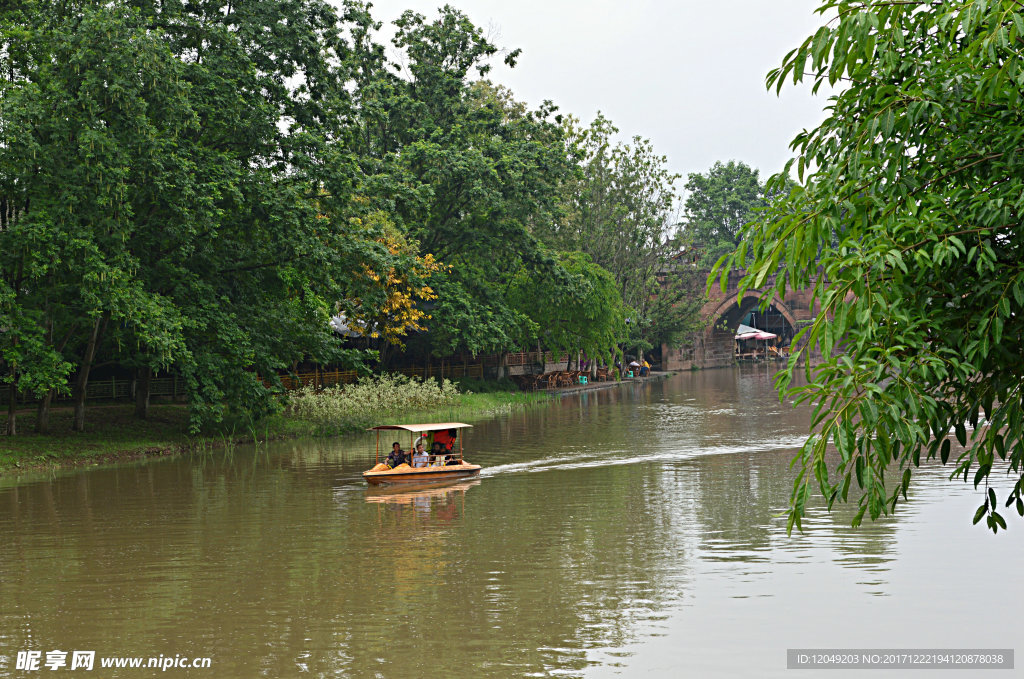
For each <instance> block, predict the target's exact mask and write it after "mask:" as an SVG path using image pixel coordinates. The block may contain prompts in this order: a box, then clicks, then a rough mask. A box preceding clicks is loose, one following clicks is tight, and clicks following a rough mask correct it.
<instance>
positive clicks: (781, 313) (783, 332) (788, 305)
mask: <svg viewBox="0 0 1024 679" xmlns="http://www.w3.org/2000/svg"><path fill="white" fill-rule="evenodd" d="M708 273H710V272H708ZM744 275H745V272H743V271H733V272H730V273H729V279H728V283H727V287H726V290H725V291H724V292H723V291H722V288H721V286H720V285H719V284H718V283H715V285H714V286H712V288H711V290H710V291H708V301H707V302H706V303H705V304H704V307H703V308H702V309H701V317H702V318H703V319H704V320H705V321H706V328H705V330H704V331H703V332H700V333H696V335H695V336H694V337H693V339H692V340H691V342H690V343H689V346H684V347H681V348H680V347H670V346H668V345H664V344H663V345H662V347H661V358H662V366H663V369H665V370H687V369H691V368H715V367H719V366H726V365H732V364H733V362H734V361H735V360H736V357H735V346H736V344H735V339H734V337H735V335H736V329H737V328H738V327H739V325H740V323H741V322H743V319H745V318H747V316H748V315H749V314H751V313H753V314H754V317H753V319H752V320H753V322H752V323H751V322H748V323H747V324H748V325H752V326H754V327H756V328H758V329H759V330H767V331H768V332H772V333H775V334H776V335H778V336H779V337H780V338H782V343H783V344H788V342H789V341H790V340H792V339H793V336H794V335H795V334H796V333H797V332H798V331H799V330H800V329H801V328H803V327H804V326H805V325H807V324H808V323H810V322H811V321H813V320H814V319H815V317H816V316H817V315H818V310H819V308H820V307H819V306H818V305H817V304H816V305H814V307H812V306H811V289H810V288H807V289H801V290H787V291H786V298H785V299H784V300H782V299H776V298H772V300H771V304H770V305H769V306H768V308H767V309H766V310H765V311H761V310H760V308H759V305H758V302H759V301H760V299H761V295H762V294H763V290H765V289H771V287H772V286H773V285H774V284H775V278H774V276H771V277H769V279H768V280H767V281H765V285H764V286H763V288H761V289H757V290H747V291H746V292H745V293H744V294H743V297H742V299H740V298H738V295H739V282H740V279H741V278H743V276H744Z"/></svg>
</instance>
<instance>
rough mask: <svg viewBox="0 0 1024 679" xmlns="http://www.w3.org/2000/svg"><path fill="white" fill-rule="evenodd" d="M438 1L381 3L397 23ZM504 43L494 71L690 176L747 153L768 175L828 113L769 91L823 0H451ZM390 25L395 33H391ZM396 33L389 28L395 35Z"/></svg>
mask: <svg viewBox="0 0 1024 679" xmlns="http://www.w3.org/2000/svg"><path fill="white" fill-rule="evenodd" d="M443 4H445V3H444V2H439V1H438V0H380V1H378V2H375V3H374V6H373V9H372V13H373V16H374V17H375V18H376V19H377V20H378V21H384V22H385V23H386V24H387V23H390V22H391V21H393V20H394V19H396V18H398V16H400V15H401V13H402V11H404V10H405V9H412V10H415V11H417V12H420V13H421V14H424V15H426V16H428V17H436V16H437V8H438V7H439V6H442V5H443ZM449 4H451V5H453V6H454V7H456V8H458V9H460V10H462V11H463V12H464V13H465V14H466V15H467V16H469V18H470V19H471V20H472V21H473V22H474V23H475V24H477V25H478V26H481V27H484V28H486V29H489V31H490V33H491V35H492V39H493V40H494V41H495V42H496V43H497V44H498V46H499V47H502V48H508V49H515V48H522V50H523V53H522V56H521V57H520V59H519V63H518V64H517V66H516V68H514V69H508V68H507V67H505V66H504V65H503V64H501V62H500V60H496V61H495V68H494V70H493V71H492V72H491V74H490V77H491V79H492V80H495V81H496V82H499V83H501V84H503V85H505V86H507V87H509V88H511V89H512V90H513V92H515V94H516V97H517V98H518V99H520V100H522V101H525V102H527V103H528V104H530V105H531V106H534V107H535V106H536V105H538V104H539V103H540V102H542V101H543V100H545V99H550V100H552V101H554V102H555V103H556V104H557V105H558V106H559V108H560V109H561V111H562V112H567V113H572V114H574V115H576V116H577V117H579V118H581V119H582V120H583V121H584V122H586V123H589V122H590V120H592V119H593V118H594V115H595V114H596V113H597V112H598V111H601V112H603V113H604V114H605V116H606V117H608V118H610V119H611V120H612V121H613V122H614V123H615V124H616V126H617V127H618V128H619V129H620V130H621V131H622V134H623V135H624V136H625V137H632V136H633V135H640V136H642V137H647V138H648V139H650V140H651V141H652V142H653V143H654V147H655V149H656V150H657V152H658V153H660V154H662V155H665V156H668V161H669V165H670V167H671V168H672V170H674V171H675V172H678V173H680V174H682V175H683V177H684V179H683V182H681V184H682V183H685V176H686V174H687V173H689V172H702V171H705V170H707V169H708V168H709V167H710V166H711V165H712V163H714V162H715V161H716V160H723V161H724V160H730V159H735V160H741V161H743V162H745V163H747V164H748V165H751V166H753V167H756V168H758V169H759V170H760V171H761V175H762V178H767V176H768V175H770V174H772V173H774V172H776V171H778V170H779V169H781V168H782V165H783V163H785V161H786V159H787V158H789V149H788V144H789V142H790V141H791V140H792V138H793V136H794V135H795V134H796V133H797V132H799V131H800V130H801V129H803V128H805V127H810V126H813V125H816V124H817V123H818V122H820V121H821V120H822V119H823V117H824V114H823V113H822V109H823V107H824V106H825V105H826V103H827V101H826V98H825V97H824V96H820V95H819V96H817V97H812V96H811V95H810V92H809V88H808V87H806V86H801V87H800V88H795V87H792V86H790V87H789V88H783V92H782V96H781V97H779V96H776V95H775V94H774V92H773V93H768V92H767V91H766V90H765V86H764V78H765V75H766V74H767V73H768V71H769V70H770V69H772V68H774V67H776V66H778V64H779V63H780V62H781V60H782V57H783V56H784V55H785V54H786V52H788V51H789V50H790V49H792V48H794V47H796V46H797V45H799V44H800V42H802V41H803V39H804V38H806V37H807V36H808V35H810V34H812V33H813V32H814V30H815V29H816V28H817V26H818V25H820V21H821V19H820V17H819V16H818V15H816V14H814V12H813V10H814V8H815V7H816V6H817V5H818V3H817V2H816V0H718V2H714V1H712V2H708V1H706V0H703V1H698V0H676V1H671V0H658V1H656V0H631V1H623V0H451V1H450V2H449ZM382 34H384V31H382ZM391 34H392V33H391V32H390V31H388V32H387V36H389V37H390V35H391Z"/></svg>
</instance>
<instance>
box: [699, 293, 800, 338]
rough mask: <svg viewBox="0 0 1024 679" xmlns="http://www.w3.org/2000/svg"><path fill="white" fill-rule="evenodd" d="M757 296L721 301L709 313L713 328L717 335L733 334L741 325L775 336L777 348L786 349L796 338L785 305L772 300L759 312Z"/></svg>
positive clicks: (791, 320) (793, 318) (787, 308)
mask: <svg viewBox="0 0 1024 679" xmlns="http://www.w3.org/2000/svg"><path fill="white" fill-rule="evenodd" d="M759 302H760V295H758V294H756V293H748V294H747V295H744V297H743V299H741V300H737V299H736V298H735V297H731V298H729V299H726V300H724V301H723V302H722V303H721V304H720V305H719V306H718V308H716V309H715V310H714V311H713V312H712V313H711V317H712V318H714V319H715V321H714V323H713V326H712V327H713V328H714V329H715V330H716V331H717V332H718V333H729V334H730V335H735V334H736V329H737V328H739V327H740V325H741V324H743V325H749V326H751V327H753V328H757V329H758V330H765V331H767V332H770V333H774V334H776V335H778V336H779V344H780V345H783V346H785V345H787V344H789V343H790V342H791V341H792V340H793V336H794V335H796V318H795V317H794V316H793V312H792V311H790V309H789V307H788V306H786V304H785V302H781V301H779V300H772V302H771V304H769V305H768V307H767V308H766V309H764V310H761V308H760V304H759Z"/></svg>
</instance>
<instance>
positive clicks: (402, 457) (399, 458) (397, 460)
mask: <svg viewBox="0 0 1024 679" xmlns="http://www.w3.org/2000/svg"><path fill="white" fill-rule="evenodd" d="M403 462H404V463H406V464H408V463H409V453H407V452H405V451H404V450H402V446H401V445H399V443H398V441H395V442H394V443H392V444H391V452H390V453H388V460H387V462H385V463H384V464H386V465H387V466H388V467H390V468H391V469H394V468H395V467H397V466H398V465H400V464H402V463H403Z"/></svg>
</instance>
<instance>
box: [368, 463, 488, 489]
mask: <svg viewBox="0 0 1024 679" xmlns="http://www.w3.org/2000/svg"><path fill="white" fill-rule="evenodd" d="M480 469H481V467H480V465H478V464H450V465H446V466H444V467H399V468H398V469H384V470H381V471H373V470H370V471H365V472H363V478H364V479H366V482H367V483H370V484H372V485H375V486H376V485H380V484H382V483H429V482H431V481H444V480H448V479H462V478H466V477H469V476H475V475H477V474H479V473H480Z"/></svg>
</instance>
